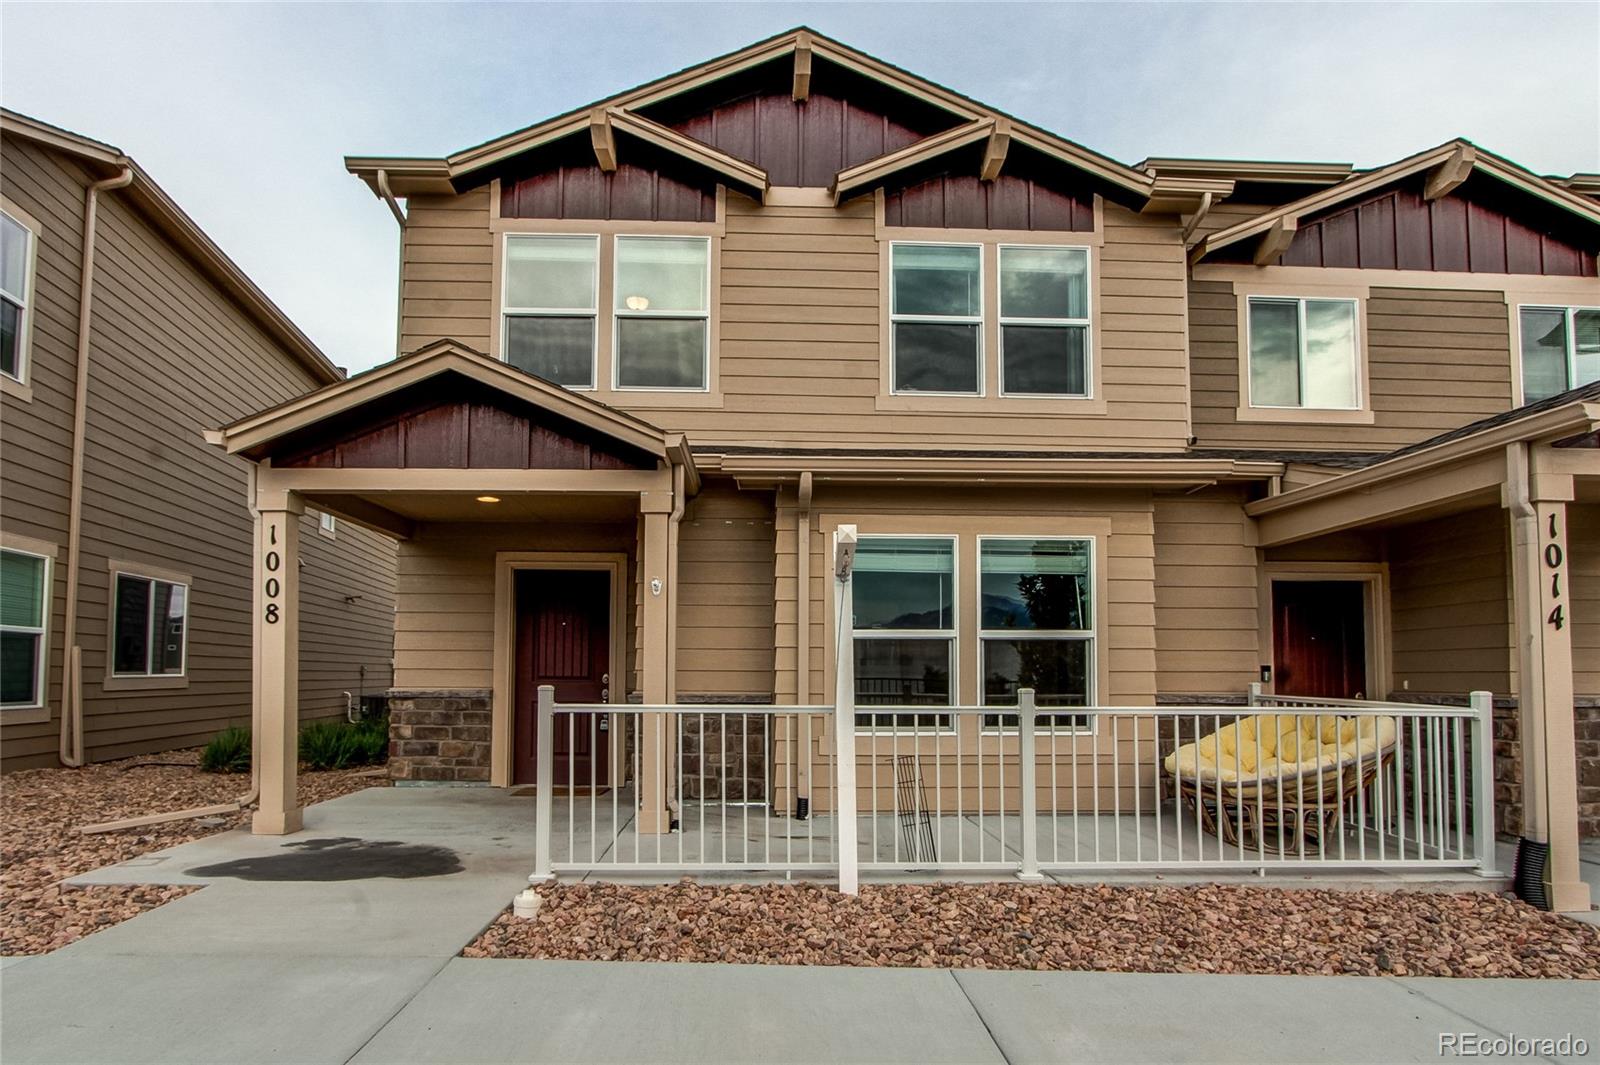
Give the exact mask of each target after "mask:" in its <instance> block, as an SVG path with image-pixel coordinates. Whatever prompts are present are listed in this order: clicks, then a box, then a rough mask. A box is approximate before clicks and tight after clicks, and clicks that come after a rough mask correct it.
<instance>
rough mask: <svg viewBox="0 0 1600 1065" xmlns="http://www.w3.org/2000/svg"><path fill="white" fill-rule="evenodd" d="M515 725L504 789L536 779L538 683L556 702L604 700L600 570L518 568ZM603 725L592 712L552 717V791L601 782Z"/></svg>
mask: <svg viewBox="0 0 1600 1065" xmlns="http://www.w3.org/2000/svg"><path fill="white" fill-rule="evenodd" d="M516 577H517V581H516V596H517V599H516V602H517V683H516V691H517V695H516V708H517V712H516V721H515V722H514V724H513V728H512V733H513V750H514V753H513V758H512V783H514V784H532V783H535V781H536V779H537V777H538V748H537V745H536V742H535V741H536V738H537V735H538V730H537V716H536V715H537V713H538V698H539V695H538V692H539V685H541V684H550V685H554V686H555V689H556V702H557V703H599V702H604V701H606V698H607V695H608V692H609V688H610V686H611V684H610V682H611V679H612V678H611V677H610V675H609V671H610V669H611V575H610V574H609V573H607V572H605V571H601V570H542V569H541V570H518V571H517V574H516ZM608 724H609V723H608V722H607V721H606V719H605V718H604V717H603V716H600V715H595V714H577V715H573V714H557V715H556V717H555V744H554V750H553V764H554V767H555V782H556V784H557V785H565V784H573V785H578V786H596V787H598V786H603V785H605V784H606V783H607V782H608V779H609V778H608V774H607V768H608V767H607V760H608V759H607V756H608V754H609V751H610V746H609V744H608V742H607V741H608V740H609V739H610V735H611V734H610V732H609V731H607V730H606V726H607V725H608Z"/></svg>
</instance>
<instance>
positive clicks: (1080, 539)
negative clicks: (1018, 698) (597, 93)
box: [974, 533, 1105, 735]
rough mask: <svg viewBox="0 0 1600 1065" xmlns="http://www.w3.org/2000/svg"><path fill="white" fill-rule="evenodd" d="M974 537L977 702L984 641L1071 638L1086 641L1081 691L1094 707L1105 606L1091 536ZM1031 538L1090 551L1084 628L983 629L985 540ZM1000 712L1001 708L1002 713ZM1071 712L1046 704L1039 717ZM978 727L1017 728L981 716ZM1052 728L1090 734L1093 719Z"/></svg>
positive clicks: (987, 731)
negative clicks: (1068, 543) (1063, 542)
mask: <svg viewBox="0 0 1600 1065" xmlns="http://www.w3.org/2000/svg"><path fill="white" fill-rule="evenodd" d="M975 540H976V543H977V547H976V551H977V554H976V558H977V562H978V595H979V603H980V607H979V612H978V615H977V617H976V618H974V623H975V626H976V628H975V631H976V636H977V641H978V649H977V650H978V684H979V689H978V702H979V703H980V704H982V703H983V702H984V699H983V689H982V685H983V678H984V677H985V676H987V673H986V671H985V669H984V646H985V644H986V642H987V641H989V640H1072V641H1076V642H1081V643H1086V644H1088V655H1087V656H1086V658H1085V661H1084V680H1085V682H1086V687H1087V689H1088V690H1087V691H1086V692H1085V693H1084V706H1085V707H1086V708H1087V707H1093V706H1097V705H1099V702H1098V700H1099V688H1100V673H1099V669H1100V647H1099V643H1100V629H1099V626H1100V612H1101V611H1102V610H1104V609H1105V605H1104V604H1102V603H1101V602H1099V598H1098V594H1097V593H1098V588H1099V569H1098V564H1099V560H1098V558H1097V557H1096V552H1095V537H1093V536H1085V535H1083V534H1081V533H1080V534H1076V535H1058V536H1026V535H1020V534H1016V533H1001V534H989V533H979V534H977V536H976V537H975ZM1030 540H1071V541H1075V542H1077V543H1081V544H1086V545H1087V546H1088V549H1089V553H1088V556H1087V558H1088V561H1087V568H1086V569H1085V571H1084V581H1085V583H1086V584H1087V586H1088V591H1089V623H1090V624H1089V627H1088V628H1087V629H986V628H984V627H983V612H982V607H981V603H982V596H983V545H984V544H985V543H989V542H994V541H1013V542H1014V541H1030ZM1003 712H1004V711H1002V713H1003ZM1071 712H1072V708H1071V707H1048V708H1043V709H1040V711H1039V716H1040V717H1043V716H1045V715H1046V714H1049V715H1051V716H1068V715H1070V714H1071ZM1083 716H1088V715H1087V714H1085V715H1083ZM980 727H981V728H982V730H983V732H984V734H985V735H993V734H1015V733H1016V731H1017V730H1016V729H1015V728H1007V727H1005V726H1004V725H998V724H997V725H987V724H983V723H982V722H981V719H980ZM1053 727H1054V728H1055V730H1056V732H1057V733H1061V732H1069V733H1073V734H1082V735H1089V734H1091V733H1093V731H1094V724H1093V722H1092V719H1091V723H1090V724H1089V725H1087V726H1083V727H1079V726H1074V725H1067V726H1061V725H1057V726H1053Z"/></svg>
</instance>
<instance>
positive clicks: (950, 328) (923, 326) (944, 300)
mask: <svg viewBox="0 0 1600 1065" xmlns="http://www.w3.org/2000/svg"><path fill="white" fill-rule="evenodd" d="M889 262H890V272H891V274H892V277H891V279H890V287H889V322H890V326H889V328H890V333H891V336H890V347H891V352H890V359H891V360H892V362H893V377H892V380H893V381H894V390H895V391H896V392H928V393H934V394H942V395H964V396H976V395H982V394H983V248H982V247H981V246H980V245H976V244H901V243H896V244H894V245H893V246H891V247H890V249H889Z"/></svg>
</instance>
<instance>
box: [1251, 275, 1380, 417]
mask: <svg viewBox="0 0 1600 1065" xmlns="http://www.w3.org/2000/svg"><path fill="white" fill-rule="evenodd" d="M1247 311H1248V313H1247V315H1246V320H1247V325H1246V330H1247V332H1248V334H1249V336H1248V338H1247V341H1246V343H1247V344H1248V351H1249V353H1250V406H1252V407H1279V408H1300V409H1306V410H1358V409H1360V407H1361V383H1360V367H1361V353H1360V350H1359V347H1358V344H1359V341H1358V340H1357V335H1358V333H1357V310H1356V301H1355V300H1352V299H1302V298H1297V297H1293V296H1251V297H1249V305H1248V307H1247Z"/></svg>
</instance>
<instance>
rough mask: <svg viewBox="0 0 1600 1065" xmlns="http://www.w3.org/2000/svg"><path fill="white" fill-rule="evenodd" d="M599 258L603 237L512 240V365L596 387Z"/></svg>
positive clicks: (505, 341) (506, 340) (508, 293)
mask: <svg viewBox="0 0 1600 1065" xmlns="http://www.w3.org/2000/svg"><path fill="white" fill-rule="evenodd" d="M599 262H600V238H599V237H597V236H558V235H547V234H528V233H514V234H512V235H510V236H509V237H507V238H506V256H505V277H504V285H503V291H502V294H501V304H502V307H503V312H504V313H503V321H504V329H505V332H504V333H503V335H502V342H501V350H502V351H504V352H505V359H506V361H507V362H508V363H510V364H511V365H512V366H515V367H517V369H519V370H526V371H527V372H528V373H531V374H533V375H535V376H536V377H542V378H544V379H545V380H546V381H549V382H551V383H552V384H558V385H564V386H566V387H567V388H593V387H594V385H595V371H594V367H595V328H596V320H597V314H598V310H597V302H596V301H597V299H598V291H599V284H598V281H597V277H598V271H599Z"/></svg>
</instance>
